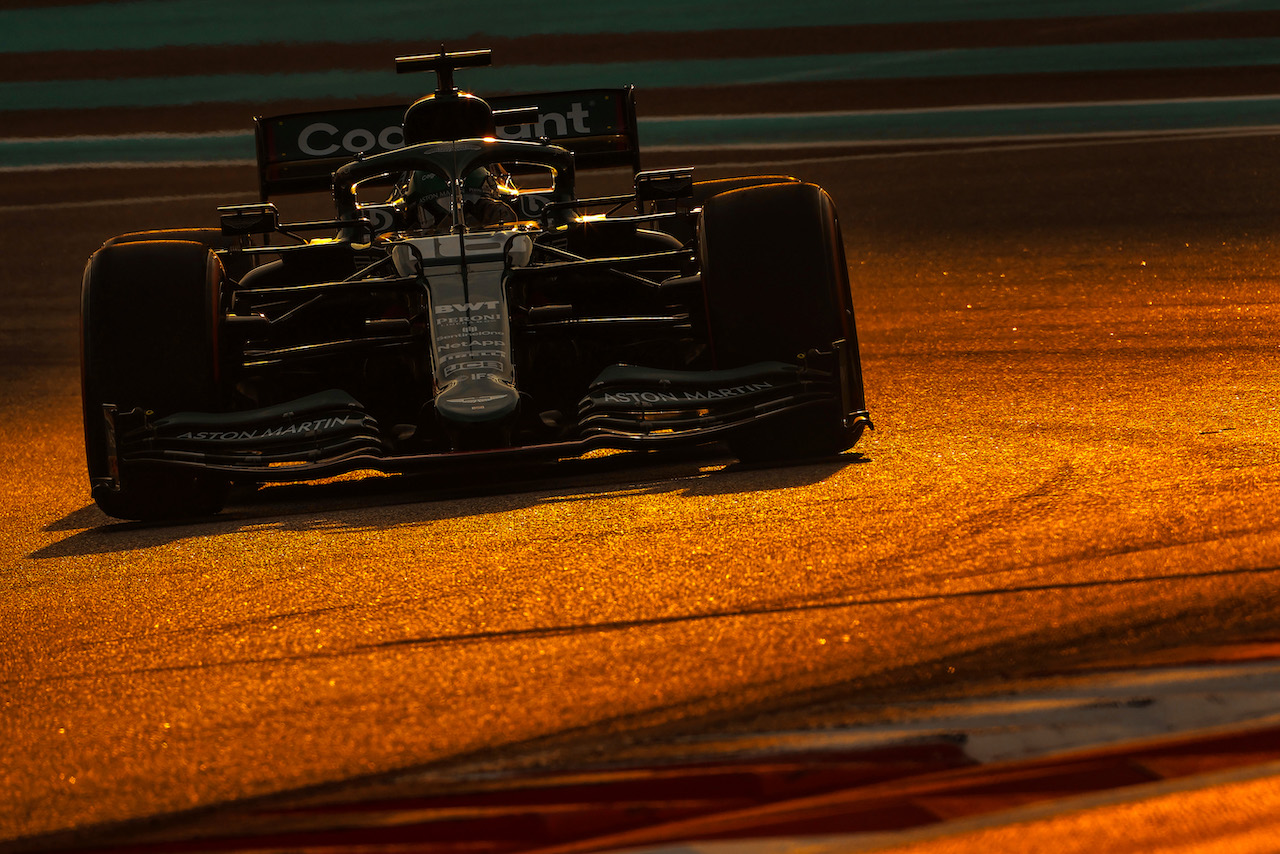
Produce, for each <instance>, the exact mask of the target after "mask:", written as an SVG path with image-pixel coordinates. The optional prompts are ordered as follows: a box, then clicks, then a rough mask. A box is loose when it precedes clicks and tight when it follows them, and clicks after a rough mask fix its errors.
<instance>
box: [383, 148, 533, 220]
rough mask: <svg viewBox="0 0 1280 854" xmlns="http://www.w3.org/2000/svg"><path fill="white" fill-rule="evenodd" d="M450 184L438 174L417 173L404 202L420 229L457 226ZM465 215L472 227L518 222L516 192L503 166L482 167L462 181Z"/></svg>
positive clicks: (407, 189) (408, 186)
mask: <svg viewBox="0 0 1280 854" xmlns="http://www.w3.org/2000/svg"><path fill="white" fill-rule="evenodd" d="M451 194H452V191H451V189H450V187H449V183H448V182H447V181H446V180H445V179H444V178H441V177H440V176H439V175H437V174H435V173H434V172H428V171H425V170H422V171H417V172H413V173H412V174H411V175H410V176H409V181H408V185H407V187H406V188H405V192H404V199H405V203H406V204H407V206H408V208H409V210H410V212H411V213H410V215H411V216H416V218H417V222H418V227H419V228H422V229H424V230H426V231H432V232H440V231H447V230H448V229H449V228H450V227H452V225H453V217H452V215H451V214H450V210H449V208H450V198H449V197H450V195H451ZM461 196H462V212H463V215H464V216H465V218H466V219H465V222H466V225H467V226H468V227H481V228H492V227H495V226H500V225H504V224H506V223H513V222H515V221H516V215H515V211H514V210H512V207H511V205H510V202H511V201H513V200H514V197H515V190H514V189H513V188H512V186H511V182H510V178H509V177H508V176H507V174H506V170H504V169H503V168H502V167H501V166H498V165H496V164H495V165H494V166H493V167H491V168H485V167H483V166H482V167H480V168H479V169H475V170H473V171H472V172H471V174H469V175H467V177H466V178H465V179H464V180H463V182H462V193H461Z"/></svg>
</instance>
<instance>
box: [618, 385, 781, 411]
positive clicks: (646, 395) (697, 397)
mask: <svg viewBox="0 0 1280 854" xmlns="http://www.w3.org/2000/svg"><path fill="white" fill-rule="evenodd" d="M773 387H774V385H773V383H770V382H758V383H747V384H746V385H738V386H733V387H732V388H717V389H701V390H697V391H690V390H685V391H619V392H605V393H604V395H603V396H602V397H600V398H599V399H600V400H601V402H603V403H621V404H626V405H628V406H658V405H663V404H672V403H674V404H676V405H681V404H686V403H706V402H707V401H714V400H727V399H729V398H733V397H742V396H743V395H746V394H754V393H755V392H757V391H766V390H767V389H771V388H773Z"/></svg>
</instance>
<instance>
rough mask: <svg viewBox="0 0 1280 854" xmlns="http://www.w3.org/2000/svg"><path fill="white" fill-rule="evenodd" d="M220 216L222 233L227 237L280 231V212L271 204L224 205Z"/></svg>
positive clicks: (219, 209)
mask: <svg viewBox="0 0 1280 854" xmlns="http://www.w3.org/2000/svg"><path fill="white" fill-rule="evenodd" d="M218 213H219V214H221V217H220V218H219V221H220V222H221V224H222V233H223V234H224V235H226V236H228V237H243V236H245V235H249V234H275V233H276V232H277V231H279V230H280V212H279V211H278V210H276V206H275V205H273V204H272V203H271V202H264V203H262V204H256V205H224V206H223V207H220V208H218Z"/></svg>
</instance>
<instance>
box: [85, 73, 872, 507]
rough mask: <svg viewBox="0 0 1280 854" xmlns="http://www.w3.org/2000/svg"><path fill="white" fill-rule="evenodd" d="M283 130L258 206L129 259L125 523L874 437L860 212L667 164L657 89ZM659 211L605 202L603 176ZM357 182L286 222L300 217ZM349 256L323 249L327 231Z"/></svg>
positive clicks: (116, 277) (121, 475) (129, 239)
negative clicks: (641, 102)
mask: <svg viewBox="0 0 1280 854" xmlns="http://www.w3.org/2000/svg"><path fill="white" fill-rule="evenodd" d="M488 61H489V57H488V52H487V51H471V52H465V53H443V52H442V53H440V54H437V55H430V56H416V57H401V58H398V59H397V60H396V63H397V70H399V71H413V70H433V71H435V72H436V74H437V77H438V81H439V83H438V87H437V91H436V92H435V93H434V94H432V95H429V96H427V97H425V98H422V99H421V100H419V101H417V102H415V103H414V104H412V105H410V106H408V107H407V108H405V107H402V106H397V107H385V108H384V107H374V108H367V109H353V110H336V111H326V112H321V113H307V114H293V115H288V116H279V117H273V118H266V119H258V120H257V144H258V161H259V177H260V188H261V198H262V201H261V203H259V204H252V205H238V206H232V207H226V208H221V209H220V213H221V227H220V228H217V229H213V228H193V229H180V230H171V231H157V232H141V233H134V234H127V235H122V236H120V237H116V238H114V239H112V240H109V241H107V243H106V244H104V246H103V247H102V248H101V249H100V250H98V251H97V252H96V253H95V254H94V255H93V256H92V257H91V258H90V259H89V262H88V265H87V266H86V268H85V275H84V289H83V307H82V330H83V331H82V353H81V358H82V394H83V401H84V421H85V448H86V454H87V458H88V469H89V478H90V481H91V485H92V494H93V498H94V500H95V501H96V502H97V504H98V506H99V507H100V508H101V509H102V510H103V511H104V512H106V513H108V514H110V515H112V516H116V517H120V518H126V519H150V518H161V517H171V516H181V515H192V514H201V513H211V512H216V511H217V510H218V509H220V507H221V506H222V502H223V500H224V497H225V494H226V491H227V488H228V486H229V485H230V484H232V483H268V482H280V481H301V480H314V479H318V478H323V477H328V476H331V475H336V474H341V473H346V472H352V471H359V470H372V471H381V472H388V473H407V472H419V471H430V470H432V469H433V467H434V468H438V469H439V470H441V471H444V470H448V469H450V468H451V467H458V466H477V465H486V464H495V463H496V464H499V465H506V464H510V463H515V462H520V461H526V460H529V461H533V460H550V461H553V460H556V459H561V458H569V457H574V456H578V455H581V454H583V453H585V452H587V451H590V450H593V449H597V448H613V449H641V450H651V449H661V448H667V447H672V446H679V445H690V444H704V443H716V442H723V443H725V444H726V445H727V446H728V447H729V449H730V450H731V451H732V453H734V454H735V455H737V456H738V457H739V458H740V459H742V460H748V461H772V460H779V459H786V458H797V457H808V456H815V455H829V454H834V453H838V452H840V451H842V450H845V449H847V448H849V447H852V446H853V444H854V443H855V442H856V441H857V440H858V437H859V436H860V435H861V433H862V432H863V430H864V429H866V428H867V427H869V426H870V421H869V418H868V415H867V412H866V405H865V401H864V396H863V384H862V376H861V368H860V362H859V356H858V345H857V338H856V333H855V328H854V315H853V304H852V298H851V294H850V288H849V281H848V273H847V268H846V265H845V259H844V252H843V244H842V240H841V234H840V229H839V225H838V223H837V219H836V209H835V206H834V204H833V203H832V201H831V198H830V197H829V196H828V195H827V193H826V192H825V191H823V190H822V189H821V188H820V187H818V186H816V185H813V184H807V183H803V182H801V181H798V180H795V179H793V178H788V177H783V176H746V177H741V178H731V179H722V180H717V181H704V182H695V181H694V180H693V178H692V173H691V170H687V169H676V170H661V171H642V170H641V169H640V167H639V148H638V140H637V133H636V121H635V108H634V96H633V92H632V90H631V89H617V90H584V91H576V92H557V93H546V94H538V95H526V96H517V97H512V96H506V97H502V98H492V99H490V100H489V101H485V100H482V99H480V98H477V97H475V96H473V95H470V94H467V93H464V92H460V91H458V90H457V89H456V88H455V87H454V85H453V74H454V71H455V69H457V68H459V67H463V66H468V65H481V64H487V63H488ZM619 165H625V166H627V167H629V168H631V170H632V171H633V172H634V190H633V192H631V193H629V194H627V195H622V196H610V197H605V198H591V199H582V198H578V195H577V194H576V193H575V189H574V183H575V169H590V168H598V167H615V168H616V167H617V166H619ZM328 189H332V192H333V197H334V202H335V208H336V216H335V217H334V219H332V220H326V221H323V222H304V223H292V224H284V223H281V222H280V218H279V215H278V213H277V209H276V207H275V206H274V204H272V203H271V202H269V201H268V199H269V198H271V197H272V196H273V195H279V194H281V193H289V192H311V191H316V190H328ZM314 235H322V236H318V237H317V236H314Z"/></svg>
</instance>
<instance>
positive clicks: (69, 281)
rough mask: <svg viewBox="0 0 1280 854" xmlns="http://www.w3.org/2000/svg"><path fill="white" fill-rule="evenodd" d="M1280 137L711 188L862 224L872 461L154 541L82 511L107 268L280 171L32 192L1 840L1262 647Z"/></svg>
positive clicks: (856, 227) (19, 278) (340, 495)
mask: <svg viewBox="0 0 1280 854" xmlns="http://www.w3.org/2000/svg"><path fill="white" fill-rule="evenodd" d="M1278 142H1280V140H1277V139H1275V138H1269V137H1249V138H1224V139H1204V140H1182V141H1172V140H1165V141H1157V142H1145V143H1144V142H1133V141H1130V142H1123V143H1091V144H1074V145H1066V146H1047V147H1036V148H1014V149H1000V150H979V151H968V152H962V151H948V152H933V153H918V154H914V155H911V156H900V157H875V158H849V157H834V158H832V159H825V160H809V161H799V162H792V163H788V164H760V165H759V166H758V167H747V168H745V169H744V167H741V166H734V167H718V166H716V165H714V162H715V160H716V157H715V155H713V154H708V155H705V156H703V157H702V158H701V162H703V163H704V168H703V169H702V170H701V174H702V175H704V176H706V177H710V176H713V175H717V174H722V173H725V172H737V171H760V170H769V171H773V170H784V171H788V172H791V173H794V174H796V175H798V176H800V177H803V178H805V179H807V180H812V181H815V182H818V183H821V184H823V185H824V186H826V187H828V188H829V189H830V191H831V192H832V194H833V196H834V197H835V199H836V201H837V203H838V205H839V207H840V211H841V224H842V227H843V229H844V232H845V239H846V246H847V251H848V257H849V259H850V266H851V271H852V273H853V276H854V280H855V281H856V283H857V286H856V309H857V312H858V326H859V333H860V335H861V338H862V358H863V364H864V369H865V374H866V378H867V395H868V400H869V405H870V407H871V410H872V413H873V416H874V419H875V422H876V428H877V429H876V431H875V432H874V433H872V434H869V435H868V436H867V437H865V438H864V439H863V441H862V442H861V443H860V444H859V445H858V447H857V448H856V449H855V451H854V452H852V453H848V454H845V455H842V456H840V457H837V458H832V459H827V460H821V461H814V462H809V463H805V464H802V465H796V466H791V467H783V468H747V467H743V466H740V465H738V464H736V463H734V461H732V460H731V459H729V458H726V457H723V456H717V455H715V454H712V456H710V457H708V458H674V459H643V460H638V459H635V458H632V457H608V458H604V459H596V460H587V461H581V462H579V463H576V464H573V465H566V466H563V467H562V470H561V471H558V472H556V473H553V474H550V475H548V474H546V473H541V472H536V473H531V474H527V475H525V476H522V477H520V478H510V479H498V480H486V479H480V478H474V479H467V480H466V481H464V482H433V481H430V480H423V479H418V480H395V479H386V478H372V479H364V480H359V479H356V480H349V481H344V482H340V483H333V484H327V485H305V486H294V487H273V488H270V489H265V490H262V491H261V492H260V493H258V494H256V495H242V496H239V497H238V498H237V500H236V501H235V502H234V503H233V504H232V506H230V507H229V508H228V510H227V511H226V512H224V513H223V514H222V515H220V516H218V517H216V518H212V519H209V520H207V521H199V522H189V523H182V524H171V525H160V526H143V525H138V524H126V523H118V522H115V521H113V520H110V519H108V518H107V517H105V516H103V515H101V514H100V513H99V512H98V511H97V510H96V509H95V508H94V507H93V505H92V504H91V503H90V501H89V499H88V496H87V488H86V483H85V476H84V470H83V451H82V447H81V433H80V429H81V427H80V412H79V399H78V386H77V383H78V372H77V352H76V323H77V320H76V313H77V303H78V290H79V279H80V270H81V264H82V259H84V258H85V257H86V256H87V255H88V254H89V253H90V252H91V251H92V250H93V249H94V248H95V246H96V245H97V244H98V243H99V242H100V241H101V240H102V239H104V238H105V237H107V236H110V235H112V234H115V233H119V232H124V231H129V230H134V229H137V228H146V227H154V226H164V225H171V224H206V223H211V222H212V208H213V206H214V205H215V204H218V203H224V202H235V201H241V200H248V199H250V198H251V195H252V192H253V190H252V187H253V184H252V175H251V173H250V172H249V170H242V169H228V170H213V171H207V172H199V171H197V172H194V173H193V172H189V171H188V172H182V171H177V170H162V171H147V170H137V171H129V170H120V171H108V172H104V173H101V174H86V173H70V172H54V173H23V174H16V175H13V176H11V177H12V179H13V180H10V181H7V182H6V183H5V186H4V187H3V188H2V189H0V259H2V260H0V264H2V265H3V281H4V283H5V287H4V290H3V292H2V296H0V300H2V301H3V313H2V314H0V324H2V325H0V334H2V337H0V346H2V348H3V350H2V356H3V358H2V359H0V389H3V394H2V395H0V401H2V404H0V405H2V406H3V417H2V420H0V472H2V476H3V478H4V480H3V490H2V492H0V508H2V509H3V518H4V527H3V531H2V532H0V567H3V569H2V570H0V572H2V575H0V589H3V591H4V592H3V596H0V649H3V650H4V654H3V656H0V685H2V686H3V687H2V688H0V710H2V711H0V790H2V791H4V792H6V793H7V796H6V797H5V798H3V799H0V840H3V839H13V838H15V837H20V836H29V835H32V834H38V833H43V832H47V831H54V830H59V829H65V828H72V827H80V828H83V827H88V826H91V825H94V824H96V823H99V822H108V821H114V820H118V819H124V818H130V817H138V816H146V815H154V814H160V813H166V812H172V811H178V810H183V809H186V808H190V807H195V806H201V805H209V804H215V803H220V802H225V801H230V800H235V799H240V798H245V797H251V796H257V795H262V794H267V793H272V792H277V791H282V790H287V789H291V788H295V787H303V786H310V785H314V784H320V783H330V782H334V781H339V780H343V779H349V778H357V777H366V776H369V775H377V774H379V773H382V772H386V771H390V770H395V769H404V768H414V767H436V768H447V767H448V763H450V762H452V761H456V760H458V759H460V758H475V757H488V758H490V759H492V760H494V761H496V762H498V763H499V764H501V763H502V762H503V761H507V759H509V758H510V759H512V761H514V757H518V756H520V755H521V754H522V753H525V752H528V751H530V750H535V749H536V750H538V751H541V753H542V755H544V756H545V755H547V753H546V751H548V750H551V754H552V755H554V754H555V753H556V751H562V752H563V754H564V755H566V756H568V755H573V754H577V755H580V754H582V753H583V752H584V751H585V752H593V753H595V754H597V755H607V754H608V752H609V751H610V750H612V749H615V748H618V747H620V746H621V745H626V744H632V743H634V742H635V741H636V740H640V741H642V742H655V743H659V744H660V743H662V742H663V741H664V740H666V739H669V738H671V737H672V736H674V735H677V734H687V733H705V732H724V731H735V730H736V731H747V730H752V729H760V728H764V729H779V728H781V729H787V728H796V727H804V726H813V725H824V726H832V725H852V724H859V723H867V722H875V721H884V720H893V719H894V718H895V717H898V716H901V715H902V714H903V711H902V710H903V709H904V708H905V705H904V704H908V703H910V702H912V701H916V700H921V699H927V698H936V697H939V696H965V695H982V694H996V693H1001V692H1005V691H1011V690H1017V688H1018V686H1019V685H1021V684H1023V682H1024V680H1027V679H1029V678H1033V677H1038V676H1043V675H1045V674H1055V673H1063V672H1070V671H1073V670H1078V669H1080V668H1082V667H1086V666H1090V665H1098V664H1109V663H1110V664H1129V663H1142V662H1145V661H1155V660H1170V659H1177V658H1180V657H1181V658H1194V657H1196V656H1199V655H1201V654H1202V653H1203V651H1204V650H1206V649H1212V648H1218V647H1221V646H1222V645H1224V644H1225V645H1229V644H1232V643H1237V642H1243V641H1246V640H1257V639H1264V640H1266V639H1271V638H1274V637H1275V636H1276V627H1277V616H1278V610H1280V609H1278V607H1277V605H1278V602H1277V600H1278V597H1277V593H1276V590H1277V581H1278V577H1277V576H1280V569H1278V567H1280V534H1278V532H1277V524H1276V515H1275V507H1276V506H1277V504H1278V503H1280V468H1278V467H1277V463H1280V420H1278V419H1277V408H1276V396H1275V390H1276V383H1277V380H1276V376H1277V362H1280V341H1277V337H1276V331H1275V330H1276V328H1277V313H1278V312H1277V303H1276V300H1275V296H1274V294H1275V287H1274V284H1275V273H1274V267H1275V262H1276V256H1277V251H1276V246H1277V237H1278V236H1280V235H1278V233H1277V224H1278V223H1280V218H1278V215H1280V200H1278V199H1280V196H1278V195H1277V192H1276V191H1277V189H1280V165H1277V158H1276V157H1275V151H1276V146H1277V143H1278ZM650 165H661V164H657V163H655V164H650ZM286 213H288V211H287V209H286ZM780 298H785V295H780ZM815 709H819V710H820V711H814V710H815Z"/></svg>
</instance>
